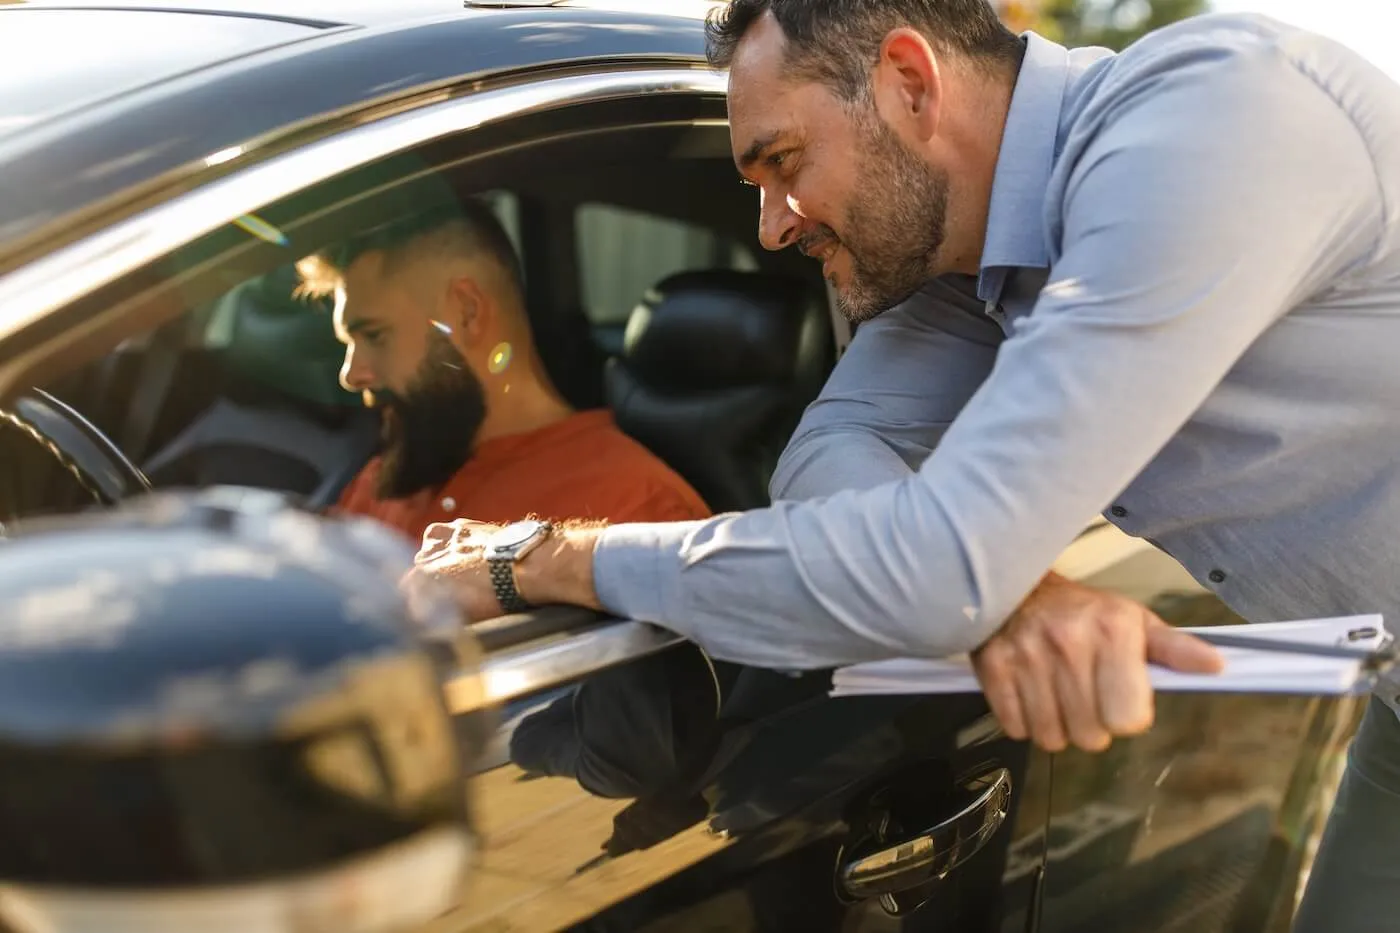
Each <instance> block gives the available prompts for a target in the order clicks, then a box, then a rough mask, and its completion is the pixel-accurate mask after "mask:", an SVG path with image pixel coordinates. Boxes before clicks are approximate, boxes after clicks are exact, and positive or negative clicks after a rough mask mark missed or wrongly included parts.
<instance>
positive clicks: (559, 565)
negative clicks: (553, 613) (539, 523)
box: [515, 522, 606, 609]
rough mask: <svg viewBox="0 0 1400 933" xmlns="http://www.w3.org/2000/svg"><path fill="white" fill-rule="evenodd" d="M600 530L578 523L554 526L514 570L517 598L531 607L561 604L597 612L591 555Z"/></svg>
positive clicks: (598, 524)
mask: <svg viewBox="0 0 1400 933" xmlns="http://www.w3.org/2000/svg"><path fill="white" fill-rule="evenodd" d="M604 527H606V526H605V525H603V524H600V523H582V522H569V523H564V524H560V525H557V526H555V528H554V531H553V532H551V533H550V535H549V537H548V538H547V539H546V540H545V541H544V542H543V543H541V544H540V546H539V547H537V548H535V549H534V550H532V551H531V552H530V553H529V554H527V555H525V557H524V558H523V559H522V560H521V561H520V562H519V563H518V564H516V566H515V584H516V588H517V590H518V591H519V593H520V596H521V598H522V599H524V600H525V601H526V602H528V603H529V604H530V605H532V606H549V605H557V604H565V605H574V606H586V607H588V608H590V609H601V608H602V606H601V605H600V604H599V602H598V594H597V592H596V591H595V590H594V588H593V552H594V549H595V548H596V547H597V544H598V539H599V537H600V536H601V535H602V533H603V529H604Z"/></svg>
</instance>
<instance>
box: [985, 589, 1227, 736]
mask: <svg viewBox="0 0 1400 933" xmlns="http://www.w3.org/2000/svg"><path fill="white" fill-rule="evenodd" d="M1149 661H1151V662H1154V663H1156V664H1160V665H1163V666H1166V667H1170V668H1172V669H1174V670H1178V671H1183V672H1189V673H1199V674H1213V673H1216V672H1218V671H1219V670H1220V669H1221V668H1222V667H1223V665H1224V660H1223V659H1222V658H1221V656H1220V654H1219V652H1217V651H1216V650H1215V648H1213V647H1212V646H1210V645H1208V644H1206V643H1205V642H1203V641H1201V640H1200V639H1198V638H1195V637H1194V636H1192V635H1189V634H1187V633H1185V632H1181V631H1178V630H1176V629H1173V628H1172V627H1171V626H1170V625H1168V624H1167V623H1165V622H1163V621H1162V620H1161V619H1160V618H1158V617H1157V616H1156V615H1154V614H1153V613H1152V612H1151V611H1150V610H1148V609H1147V608H1146V607H1144V606H1141V605H1139V604H1138V603H1135V602H1133V601H1132V600H1130V599H1127V598H1125V597H1122V596H1117V595H1115V594H1113V593H1106V592H1102V591H1099V590H1095V589H1092V588H1090V587H1087V586H1082V585H1080V584H1078V583H1074V582H1072V581H1070V580H1067V579H1065V578H1064V577H1061V576H1059V575H1058V574H1055V573H1051V574H1049V575H1048V576H1047V577H1046V578H1045V579H1044V580H1043V581H1041V583H1040V585H1039V586H1037V587H1036V589H1035V590H1034V591H1033V592H1032V593H1031V594H1030V595H1029V596H1027V597H1026V600H1025V602H1023V603H1022V604H1021V606H1020V608H1018V609H1017V610H1016V612H1015V613H1013V614H1012V616H1011V618H1010V619H1008V620H1007V622H1006V624H1005V625H1004V626H1002V628H1001V630H1000V631H998V632H997V633H996V634H995V635H993V636H992V637H991V638H989V639H988V640H987V641H986V642H985V643H983V644H982V646H981V647H980V648H978V649H977V650H976V651H975V652H973V655H972V662H973V667H974V668H975V670H976V672H977V679H978V680H979V681H980V682H981V684H982V690H983V692H984V693H985V694H986V696H987V701H988V702H989V703H990V704H991V707H992V712H994V713H995V714H996V717H997V719H998V720H999V721H1000V722H1001V725H1002V728H1003V729H1005V730H1006V734H1007V735H1009V736H1010V737H1011V738H1013V739H1024V738H1030V739H1032V740H1033V741H1034V742H1035V743H1036V744H1037V745H1039V746H1040V747H1041V748H1044V749H1045V750H1047V751H1052V752H1057V751H1062V750H1064V749H1065V747H1066V746H1067V744H1068V745H1075V746H1077V747H1079V748H1082V749H1086V750H1088V751H1102V750H1103V749H1105V748H1107V747H1108V745H1109V743H1110V742H1111V741H1112V740H1113V737H1114V736H1123V735H1136V734H1138V733H1141V732H1145V731H1147V729H1148V728H1149V727H1150V726H1151V725H1152V718H1153V691H1152V684H1151V682H1150V681H1149V680H1148V674H1147V664H1148V662H1149Z"/></svg>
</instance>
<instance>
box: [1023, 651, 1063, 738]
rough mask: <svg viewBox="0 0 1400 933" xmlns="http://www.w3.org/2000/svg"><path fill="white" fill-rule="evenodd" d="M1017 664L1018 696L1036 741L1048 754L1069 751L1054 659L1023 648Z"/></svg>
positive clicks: (1045, 653) (1041, 652)
mask: <svg viewBox="0 0 1400 933" xmlns="http://www.w3.org/2000/svg"><path fill="white" fill-rule="evenodd" d="M1017 654H1018V657H1017V664H1016V693H1017V696H1018V697H1019V698H1020V700H1021V712H1022V713H1023V714H1024V715H1025V718H1026V724H1027V726H1029V727H1030V734H1031V739H1032V741H1034V742H1035V744H1037V745H1039V746H1040V747H1041V748H1043V749H1045V750H1046V751H1047V752H1062V751H1064V750H1065V723H1064V718H1063V715H1062V713H1061V710H1060V703H1059V699H1058V698H1057V697H1056V695H1055V693H1056V691H1055V680H1054V674H1053V673H1052V666H1051V659H1050V657H1049V656H1048V654H1047V652H1045V651H1044V650H1042V648H1041V646H1039V645H1036V646H1031V647H1029V648H1027V647H1022V648H1021V649H1020V650H1019V651H1018V653H1017Z"/></svg>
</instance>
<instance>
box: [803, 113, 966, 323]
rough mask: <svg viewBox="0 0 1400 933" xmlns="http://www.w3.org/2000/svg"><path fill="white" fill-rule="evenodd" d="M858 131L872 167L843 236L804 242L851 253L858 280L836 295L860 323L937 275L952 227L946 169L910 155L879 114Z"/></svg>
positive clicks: (863, 158)
mask: <svg viewBox="0 0 1400 933" xmlns="http://www.w3.org/2000/svg"><path fill="white" fill-rule="evenodd" d="M857 133H858V134H859V136H860V138H861V142H860V146H859V153H858V158H859V159H860V162H861V164H862V165H863V166H864V167H865V168H864V170H863V171H862V172H861V178H862V181H861V184H860V187H859V189H858V190H857V192H856V195H855V198H854V200H853V201H852V203H851V205H850V207H849V208H848V209H847V211H846V220H845V224H844V225H843V230H844V233H843V235H842V236H839V237H838V236H837V235H836V233H835V231H833V230H832V229H831V228H830V227H825V226H823V227H822V228H820V229H819V230H818V231H817V232H816V233H813V234H808V235H807V236H805V237H804V238H803V240H802V243H801V245H802V247H803V249H804V251H810V250H813V249H816V250H820V249H822V248H824V247H826V246H828V245H830V244H831V243H839V244H840V245H842V246H844V247H845V248H846V252H847V253H848V254H849V255H850V258H851V280H850V281H849V282H848V283H846V286H845V288H837V289H836V303H837V308H838V309H839V310H840V311H841V313H842V315H844V316H845V318H846V319H847V320H848V321H850V322H851V323H853V324H860V323H863V322H865V321H868V320H870V319H871V318H873V317H875V316H877V315H879V314H880V313H881V312H883V311H887V310H889V309H890V308H892V307H894V306H895V305H897V304H899V303H900V302H902V301H904V300H905V299H906V298H908V297H909V296H910V295H912V294H914V293H915V292H916V291H918V290H919V288H920V287H922V286H923V285H924V283H925V282H927V281H928V280H929V279H930V278H931V277H933V275H934V274H935V263H936V260H937V256H938V251H939V249H940V248H941V247H942V246H943V239H944V236H945V235H946V225H947V221H948V173H947V172H946V171H944V170H942V169H937V168H934V167H933V166H931V165H929V164H928V163H927V162H925V161H924V160H922V159H920V158H919V157H918V156H917V155H915V154H914V153H913V152H911V151H910V150H909V149H908V148H907V147H906V146H905V145H904V143H903V142H901V141H900V139H899V137H898V136H896V135H895V133H894V131H893V130H891V129H890V128H889V127H888V126H886V125H885V123H884V121H883V120H881V119H880V118H879V117H878V116H876V115H875V114H874V113H871V114H868V115H865V116H862V117H860V118H858V121H857Z"/></svg>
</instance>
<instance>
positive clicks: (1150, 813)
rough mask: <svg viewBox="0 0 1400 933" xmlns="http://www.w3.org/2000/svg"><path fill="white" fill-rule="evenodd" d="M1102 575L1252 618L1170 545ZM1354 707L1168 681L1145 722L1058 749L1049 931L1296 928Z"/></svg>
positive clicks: (1176, 617) (1182, 616)
mask: <svg viewBox="0 0 1400 933" xmlns="http://www.w3.org/2000/svg"><path fill="white" fill-rule="evenodd" d="M1172 576H1176V577H1177V578H1178V582H1177V583H1176V584H1175V585H1169V586H1167V587H1165V588H1163V586H1162V585H1161V582H1162V581H1169V580H1170V578H1171V577H1172ZM1095 582H1098V583H1100V584H1101V585H1104V586H1108V587H1111V588H1114V589H1118V590H1120V591H1122V592H1125V593H1127V594H1129V595H1132V596H1135V597H1137V598H1139V599H1143V600H1144V601H1146V602H1148V604H1149V605H1151V606H1152V607H1153V608H1154V609H1156V611H1157V612H1158V613H1159V614H1160V615H1161V616H1162V617H1163V618H1165V619H1167V621H1169V622H1171V623H1173V624H1176V625H1219V624H1236V623H1238V622H1240V621H1241V620H1240V619H1239V618H1238V617H1236V616H1234V615H1233V614H1232V613H1230V612H1229V611H1228V610H1227V609H1226V608H1225V607H1224V606H1223V605H1222V604H1221V603H1220V601H1219V600H1217V599H1216V598H1215V597H1214V596H1213V595H1211V594H1209V593H1207V592H1205V591H1204V590H1202V589H1200V588H1199V587H1197V586H1196V585H1195V584H1194V583H1192V582H1191V581H1190V580H1189V578H1188V577H1186V575H1185V573H1184V571H1182V570H1180V568H1179V567H1177V565H1176V564H1175V562H1173V561H1171V560H1170V558H1167V557H1166V556H1165V555H1163V554H1159V553H1155V552H1144V553H1143V554H1141V555H1140V556H1139V557H1138V558H1136V559H1134V560H1133V561H1130V562H1127V563H1126V564H1124V565H1123V566H1120V567H1117V568H1114V569H1113V570H1112V571H1109V572H1106V573H1104V574H1101V575H1100V576H1099V577H1098V578H1096V580H1095ZM1353 706H1354V703H1353V702H1352V701H1349V700H1348V701H1334V700H1326V699H1319V698H1313V697H1292V696H1254V695H1229V694H1170V693H1164V694H1158V696H1157V700H1156V723H1155V725H1154V727H1153V729H1152V730H1151V731H1150V732H1148V733H1147V734H1145V735H1143V736H1140V737H1136V738H1132V739H1128V740H1120V741H1118V742H1115V743H1114V745H1113V746H1112V747H1111V748H1110V749H1109V750H1108V751H1107V752H1105V753H1103V754H1088V753H1083V752H1077V751H1071V752H1067V753H1064V754H1061V755H1059V756H1057V757H1056V761H1055V766H1054V767H1055V792H1054V800H1053V804H1052V807H1051V821H1050V827H1049V839H1050V845H1049V849H1048V852H1047V856H1046V883H1045V890H1044V907H1043V916H1042V925H1041V930H1042V931H1044V933H1080V931H1083V933H1090V931H1102V930H1132V931H1134V933H1168V931H1172V933H1175V931H1190V933H1217V931H1218V933H1225V931H1235V930H1249V931H1261V933H1264V931H1269V933H1273V931H1277V933H1284V931H1286V930H1287V929H1288V920H1289V915H1290V911H1291V909H1292V906H1293V897H1294V894H1295V891H1296V886H1297V883H1298V879H1299V873H1300V870H1301V869H1302V867H1303V863H1304V860H1305V858H1306V855H1307V852H1306V849H1307V845H1308V841H1309V839H1310V838H1311V837H1312V836H1313V833H1314V832H1315V829H1316V826H1317V823H1318V807H1319V804H1321V803H1322V802H1323V801H1322V800H1321V794H1320V793H1319V789H1320V788H1321V787H1324V786H1325V781H1324V780H1323V779H1324V778H1325V772H1326V771H1327V770H1328V769H1329V768H1330V767H1332V766H1333V765H1335V763H1336V760H1337V756H1338V752H1339V749H1340V747H1341V743H1342V741H1343V740H1344V736H1345V735H1346V734H1347V732H1348V725H1349V721H1350V715H1351V708H1352V707H1353Z"/></svg>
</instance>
